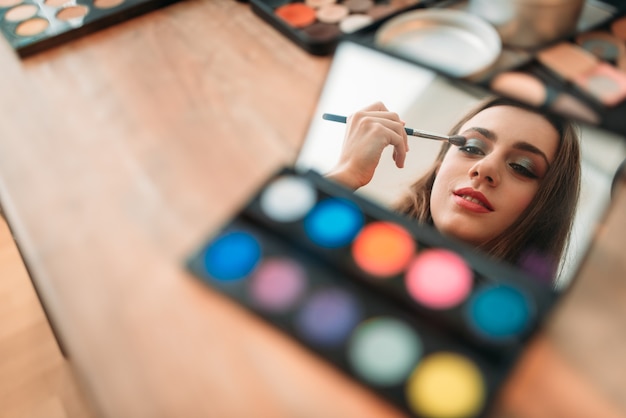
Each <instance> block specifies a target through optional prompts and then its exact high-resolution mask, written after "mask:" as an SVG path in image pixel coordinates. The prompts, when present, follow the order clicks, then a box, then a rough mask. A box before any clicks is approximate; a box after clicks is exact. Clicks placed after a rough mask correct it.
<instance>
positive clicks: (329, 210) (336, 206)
mask: <svg viewBox="0 0 626 418" xmlns="http://www.w3.org/2000/svg"><path fill="white" fill-rule="evenodd" d="M363 223H364V216H363V213H362V212H361V210H360V209H359V208H358V207H357V206H356V205H355V204H354V203H352V202H350V201H349V200H347V199H342V198H328V199H326V200H322V201H320V202H319V203H318V204H317V205H315V206H314V207H313V209H311V211H310V212H309V213H308V215H307V216H306V218H305V219H304V229H305V231H306V234H307V236H308V237H309V238H310V239H311V241H313V242H314V243H316V244H317V245H319V246H320V247H324V248H339V247H343V246H345V245H348V244H350V243H351V242H352V240H353V239H354V237H356V235H357V234H358V233H359V231H360V230H361V228H362V227H363Z"/></svg>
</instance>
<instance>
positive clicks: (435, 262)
mask: <svg viewBox="0 0 626 418" xmlns="http://www.w3.org/2000/svg"><path fill="white" fill-rule="evenodd" d="M472 276H473V275H472V271H471V270H470V268H469V267H468V266H467V264H466V263H465V261H464V260H463V259H462V258H461V257H460V256H458V255H457V254H455V253H453V252H451V251H448V250H441V249H431V250H426V251H424V252H422V253H420V254H419V255H418V256H417V257H416V258H415V259H414V260H413V261H412V262H411V264H410V265H409V268H408V269H407V273H406V276H405V280H406V287H407V290H408V292H409V294H410V295H411V297H413V298H414V299H415V300H416V301H417V302H419V303H420V304H422V305H425V306H428V307H430V308H434V309H446V308H451V307H453V306H455V305H458V304H459V303H460V302H462V301H463V300H464V299H465V298H466V297H467V296H468V294H469V293H470V291H471V289H472Z"/></svg>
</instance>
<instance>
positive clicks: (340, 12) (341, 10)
mask: <svg viewBox="0 0 626 418" xmlns="http://www.w3.org/2000/svg"><path fill="white" fill-rule="evenodd" d="M348 14H350V10H348V8H347V7H346V6H345V5H343V4H337V3H335V4H327V5H325V6H322V7H320V8H319V9H318V10H317V13H316V14H315V16H316V17H317V19H318V20H319V21H320V22H324V23H339V22H341V20H342V19H344V18H345V17H346V16H348Z"/></svg>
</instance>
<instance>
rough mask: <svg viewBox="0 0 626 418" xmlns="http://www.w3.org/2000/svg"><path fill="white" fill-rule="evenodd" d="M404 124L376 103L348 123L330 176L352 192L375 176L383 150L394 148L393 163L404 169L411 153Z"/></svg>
mask: <svg viewBox="0 0 626 418" xmlns="http://www.w3.org/2000/svg"><path fill="white" fill-rule="evenodd" d="M404 125H405V123H404V121H402V120H401V119H400V117H399V116H398V114H397V113H394V112H390V111H389V110H388V109H387V108H386V107H385V105H384V104H383V103H381V102H376V103H374V104H372V105H370V106H367V107H365V108H363V109H361V110H359V111H357V112H355V113H354V114H352V115H350V116H349V117H348V120H347V125H346V134H345V137H344V141H343V146H342V150H341V156H340V157H339V162H338V163H337V165H336V166H335V167H334V168H333V169H332V170H331V171H330V172H329V173H328V174H327V177H329V178H331V179H333V180H335V181H337V182H339V183H342V184H344V185H345V186H347V187H350V188H352V189H353V190H356V189H358V188H359V187H362V186H365V185H366V184H368V183H369V182H370V181H371V180H372V177H373V176H374V171H375V170H376V167H377V166H378V162H379V161H380V157H381V154H382V152H383V149H384V148H385V147H386V146H388V145H391V146H393V147H394V149H393V160H394V161H395V163H396V166H397V167H398V168H402V167H404V160H405V157H406V153H407V152H408V150H409V145H408V141H407V134H406V131H405V130H404Z"/></svg>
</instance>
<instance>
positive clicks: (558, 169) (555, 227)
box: [395, 97, 581, 278]
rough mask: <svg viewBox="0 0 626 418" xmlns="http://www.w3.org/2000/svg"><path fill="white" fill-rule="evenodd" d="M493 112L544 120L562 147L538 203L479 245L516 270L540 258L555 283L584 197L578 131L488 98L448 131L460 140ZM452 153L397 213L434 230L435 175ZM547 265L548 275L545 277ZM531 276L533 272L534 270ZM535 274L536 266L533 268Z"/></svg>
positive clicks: (547, 116)
mask: <svg viewBox="0 0 626 418" xmlns="http://www.w3.org/2000/svg"><path fill="white" fill-rule="evenodd" d="M494 106H514V107H518V108H522V109H525V110H528V111H530V112H534V113H536V114H539V115H541V116H543V117H544V118H545V119H546V120H547V121H548V122H550V124H551V125H552V126H554V128H556V130H557V132H558V133H559V144H558V148H557V151H556V155H555V157H554V161H553V162H552V164H551V165H550V168H549V169H548V171H547V173H546V175H545V177H544V179H543V181H542V182H541V184H540V186H539V190H538V191H537V193H536V195H535V197H534V198H533V200H532V201H531V203H530V204H529V205H528V207H527V208H526V210H525V211H524V212H523V213H522V214H521V215H520V217H519V218H518V219H517V220H516V221H515V222H514V223H513V224H512V225H511V226H510V227H508V228H507V229H506V230H505V231H503V232H502V233H501V234H500V235H498V236H497V237H495V238H493V239H491V240H490V241H488V242H485V243H483V244H482V245H480V247H479V249H481V250H483V251H485V252H486V253H487V254H488V255H490V256H492V257H495V258H498V259H501V260H504V261H508V262H510V263H513V264H518V265H520V264H525V263H526V262H527V261H528V260H529V257H537V256H540V257H542V260H541V263H542V267H541V270H543V271H537V272H536V273H540V274H542V275H543V274H545V275H549V276H550V278H553V276H554V274H555V273H556V269H557V267H558V265H559V262H560V261H561V258H562V257H563V253H564V252H565V250H566V248H567V244H568V241H569V236H570V231H571V229H572V224H573V221H574V215H575V213H576V206H577V203H578V196H579V194H580V177H581V169H580V145H579V139H578V132H577V127H576V125H575V124H574V123H573V122H572V121H570V120H568V119H564V118H561V117H558V116H555V115H551V114H546V113H543V112H541V111H539V110H538V109H535V108H532V107H529V106H525V105H522V104H520V103H518V102H514V101H511V100H508V99H505V98H499V97H498V98H489V99H486V100H484V101H482V102H481V103H479V104H478V105H477V106H476V107H475V108H473V109H472V110H471V111H470V112H469V113H467V114H466V115H465V116H464V117H463V118H462V119H461V120H460V121H459V122H458V123H457V124H456V125H454V126H453V127H452V129H451V130H450V133H449V134H450V135H456V134H458V132H459V130H460V129H461V127H462V126H463V125H464V124H465V123H466V122H467V121H468V120H470V119H471V118H472V117H474V116H475V115H476V114H478V113H479V112H481V111H483V110H485V109H487V108H490V107H494ZM448 149H450V144H449V143H444V144H443V145H442V147H441V150H440V151H439V154H438V155H437V157H436V159H435V161H434V163H433V165H432V166H431V167H430V168H429V170H428V171H427V172H426V173H425V174H424V175H423V176H422V177H420V178H419V179H418V180H417V181H416V182H414V183H413V184H412V185H411V186H410V190H409V192H408V193H407V194H406V195H405V196H404V197H402V198H401V199H400V200H399V201H398V203H397V204H396V205H395V209H396V210H397V211H398V212H400V213H403V214H405V215H408V216H410V217H413V218H416V219H417V220H418V221H420V222H423V223H427V224H431V225H432V224H433V219H432V215H431V211H430V196H431V192H432V188H433V183H434V181H435V177H436V176H437V171H438V169H439V166H440V165H441V162H442V161H443V158H444V157H445V155H446V153H447V152H448ZM546 264H548V266H549V267H548V269H547V270H548V271H545V269H546ZM530 269H531V270H532V269H533V267H530ZM535 269H536V266H535Z"/></svg>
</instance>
